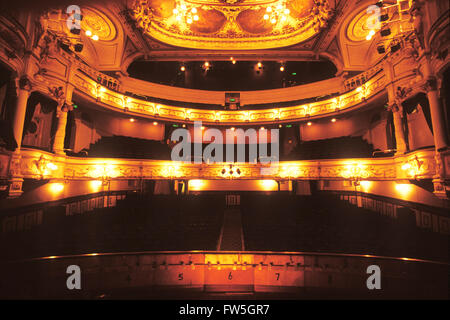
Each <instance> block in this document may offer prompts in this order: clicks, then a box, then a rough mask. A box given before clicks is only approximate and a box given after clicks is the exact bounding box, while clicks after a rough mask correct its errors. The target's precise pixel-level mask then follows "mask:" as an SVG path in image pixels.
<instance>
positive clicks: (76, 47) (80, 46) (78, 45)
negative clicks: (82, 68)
mask: <svg viewBox="0 0 450 320" xmlns="http://www.w3.org/2000/svg"><path fill="white" fill-rule="evenodd" d="M74 49H75V52H81V51H83V44H82V43H77V44H76V45H74Z"/></svg>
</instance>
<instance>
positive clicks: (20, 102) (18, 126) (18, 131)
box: [13, 77, 31, 153]
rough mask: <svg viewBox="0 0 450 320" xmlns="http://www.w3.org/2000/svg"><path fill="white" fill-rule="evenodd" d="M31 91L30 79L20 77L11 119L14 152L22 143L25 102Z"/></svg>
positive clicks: (17, 150)
mask: <svg viewBox="0 0 450 320" xmlns="http://www.w3.org/2000/svg"><path fill="white" fill-rule="evenodd" d="M30 92H31V83H30V80H28V78H26V77H22V78H21V79H20V80H19V88H18V90H17V104H16V110H15V113H14V119H13V131H14V139H16V142H17V148H16V150H15V152H16V153H19V152H20V147H21V145H22V135H23V126H24V123H25V114H26V113H27V102H28V98H29V96H30Z"/></svg>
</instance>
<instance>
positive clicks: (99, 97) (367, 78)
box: [38, 52, 387, 125]
mask: <svg viewBox="0 0 450 320" xmlns="http://www.w3.org/2000/svg"><path fill="white" fill-rule="evenodd" d="M61 54H62V57H61V58H62V59H61V60H60V59H59V58H56V59H49V61H48V62H47V63H46V68H47V67H48V68H47V70H51V71H49V72H47V73H46V74H45V77H46V78H47V79H48V80H50V81H54V79H55V78H58V77H61V78H63V77H66V76H65V75H66V72H65V71H64V72H62V73H61V75H58V74H56V72H57V70H61V68H60V65H61V63H64V62H65V61H63V60H66V61H67V60H69V61H68V62H70V63H71V64H72V66H74V67H75V68H76V69H75V70H76V71H75V72H74V73H73V74H72V76H71V77H70V79H67V80H68V81H69V82H71V83H72V84H73V85H74V87H75V94H76V95H81V96H82V97H84V98H88V99H89V100H91V101H92V102H93V103H95V104H97V105H99V106H101V107H104V108H108V109H111V110H113V111H118V112H126V113H127V114H129V115H132V116H135V117H143V118H149V119H159V120H162V121H172V122H187V123H189V122H193V121H202V122H204V123H206V124H212V123H214V124H215V125H247V124H249V125H253V124H271V123H287V122H296V121H304V120H307V119H314V118H317V117H327V116H334V115H336V114H337V113H343V112H346V111H350V110H353V109H356V108H358V107H360V106H362V105H366V104H367V102H368V101H371V100H373V99H378V98H380V103H383V102H382V101H381V100H382V99H384V98H385V90H384V89H385V86H386V82H387V80H386V76H385V73H384V71H383V69H382V66H381V65H380V64H378V65H376V66H374V67H373V68H371V69H369V70H367V71H365V72H363V73H360V74H358V75H356V76H354V77H352V78H348V79H345V78H344V77H343V76H341V77H334V78H332V79H328V80H323V81H318V82H315V83H310V84H305V85H300V86H293V87H288V88H281V89H270V90H257V91H241V92H234V93H239V94H240V108H239V109H238V110H230V109H227V108H225V107H224V106H225V96H226V93H227V92H225V91H208V90H196V89H186V88H179V87H173V86H168V85H161V84H155V83H151V82H147V81H142V80H138V79H133V78H131V77H125V76H124V77H120V78H115V77H112V76H109V75H106V74H104V73H101V72H99V71H97V70H95V69H94V68H92V67H90V66H88V65H87V64H85V63H83V62H82V61H80V60H79V59H76V58H75V57H74V56H72V55H70V54H69V53H66V52H61ZM55 65H58V66H59V68H55ZM61 80H63V79H61ZM67 80H66V81H67ZM38 87H39V85H38ZM46 89H47V87H46V88H42V90H43V91H44V92H46V91H47V90H46Z"/></svg>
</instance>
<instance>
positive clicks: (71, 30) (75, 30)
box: [70, 28, 81, 35]
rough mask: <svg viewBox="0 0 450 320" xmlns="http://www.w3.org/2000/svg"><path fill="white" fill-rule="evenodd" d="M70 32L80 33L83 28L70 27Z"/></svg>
mask: <svg viewBox="0 0 450 320" xmlns="http://www.w3.org/2000/svg"><path fill="white" fill-rule="evenodd" d="M70 33H73V34H76V35H78V34H80V33H81V29H79V28H71V29H70Z"/></svg>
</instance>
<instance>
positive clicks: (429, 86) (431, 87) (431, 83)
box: [422, 76, 438, 93]
mask: <svg viewBox="0 0 450 320" xmlns="http://www.w3.org/2000/svg"><path fill="white" fill-rule="evenodd" d="M422 89H423V90H424V91H425V92H427V93H428V92H431V91H437V89H438V81H437V79H436V77H434V76H431V77H428V78H427V79H426V80H425V83H424V85H423V86H422Z"/></svg>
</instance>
